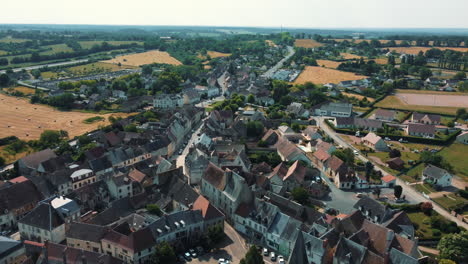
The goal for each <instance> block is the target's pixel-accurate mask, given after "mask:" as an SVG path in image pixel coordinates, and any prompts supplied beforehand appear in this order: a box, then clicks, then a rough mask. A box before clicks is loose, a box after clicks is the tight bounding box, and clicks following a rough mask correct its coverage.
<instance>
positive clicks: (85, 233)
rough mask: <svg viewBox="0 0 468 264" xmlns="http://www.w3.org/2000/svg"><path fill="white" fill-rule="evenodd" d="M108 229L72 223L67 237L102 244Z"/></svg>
mask: <svg viewBox="0 0 468 264" xmlns="http://www.w3.org/2000/svg"><path fill="white" fill-rule="evenodd" d="M106 231H107V227H104V226H100V225H93V224H86V223H79V222H72V223H71V224H70V225H69V229H68V230H67V233H66V237H67V238H73V239H79V240H84V241H91V242H96V243H101V239H102V238H103V237H104V234H105V233H106Z"/></svg>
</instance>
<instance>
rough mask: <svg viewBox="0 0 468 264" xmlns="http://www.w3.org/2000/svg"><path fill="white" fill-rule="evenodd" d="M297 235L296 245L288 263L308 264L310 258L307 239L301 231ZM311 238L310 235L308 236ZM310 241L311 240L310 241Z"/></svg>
mask: <svg viewBox="0 0 468 264" xmlns="http://www.w3.org/2000/svg"><path fill="white" fill-rule="evenodd" d="M297 233H298V234H297V237H296V241H295V242H294V247H293V249H292V251H291V254H290V256H289V259H288V263H290V264H308V263H309V259H308V257H307V250H306V246H305V243H306V241H305V240H304V234H303V232H301V231H299V230H298V232H297ZM308 238H309V236H308ZM309 242H310V241H309Z"/></svg>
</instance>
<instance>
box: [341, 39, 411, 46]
mask: <svg viewBox="0 0 468 264" xmlns="http://www.w3.org/2000/svg"><path fill="white" fill-rule="evenodd" d="M333 40H334V41H336V42H343V41H345V40H346V41H348V42H353V43H356V44H359V43H361V42H371V40H370V39H333ZM378 41H379V42H380V43H382V44H386V43H388V42H390V40H388V39H378ZM401 42H402V41H401V40H395V43H396V44H397V45H399V44H401Z"/></svg>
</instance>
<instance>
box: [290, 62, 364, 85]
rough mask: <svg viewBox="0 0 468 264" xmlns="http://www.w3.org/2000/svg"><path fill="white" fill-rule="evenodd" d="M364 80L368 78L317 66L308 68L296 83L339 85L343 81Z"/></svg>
mask: <svg viewBox="0 0 468 264" xmlns="http://www.w3.org/2000/svg"><path fill="white" fill-rule="evenodd" d="M364 78H367V76H363V75H356V74H354V73H350V72H343V71H338V70H334V69H328V68H323V67H317V66H306V68H305V69H304V71H302V73H301V74H300V75H299V77H297V79H296V81H294V83H299V84H304V83H306V82H313V83H316V84H324V83H339V82H341V81H351V80H360V79H364Z"/></svg>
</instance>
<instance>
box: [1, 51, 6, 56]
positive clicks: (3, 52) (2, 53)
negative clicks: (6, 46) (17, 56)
mask: <svg viewBox="0 0 468 264" xmlns="http://www.w3.org/2000/svg"><path fill="white" fill-rule="evenodd" d="M6 54H8V52H6V51H4V50H0V56H3V55H6Z"/></svg>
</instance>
